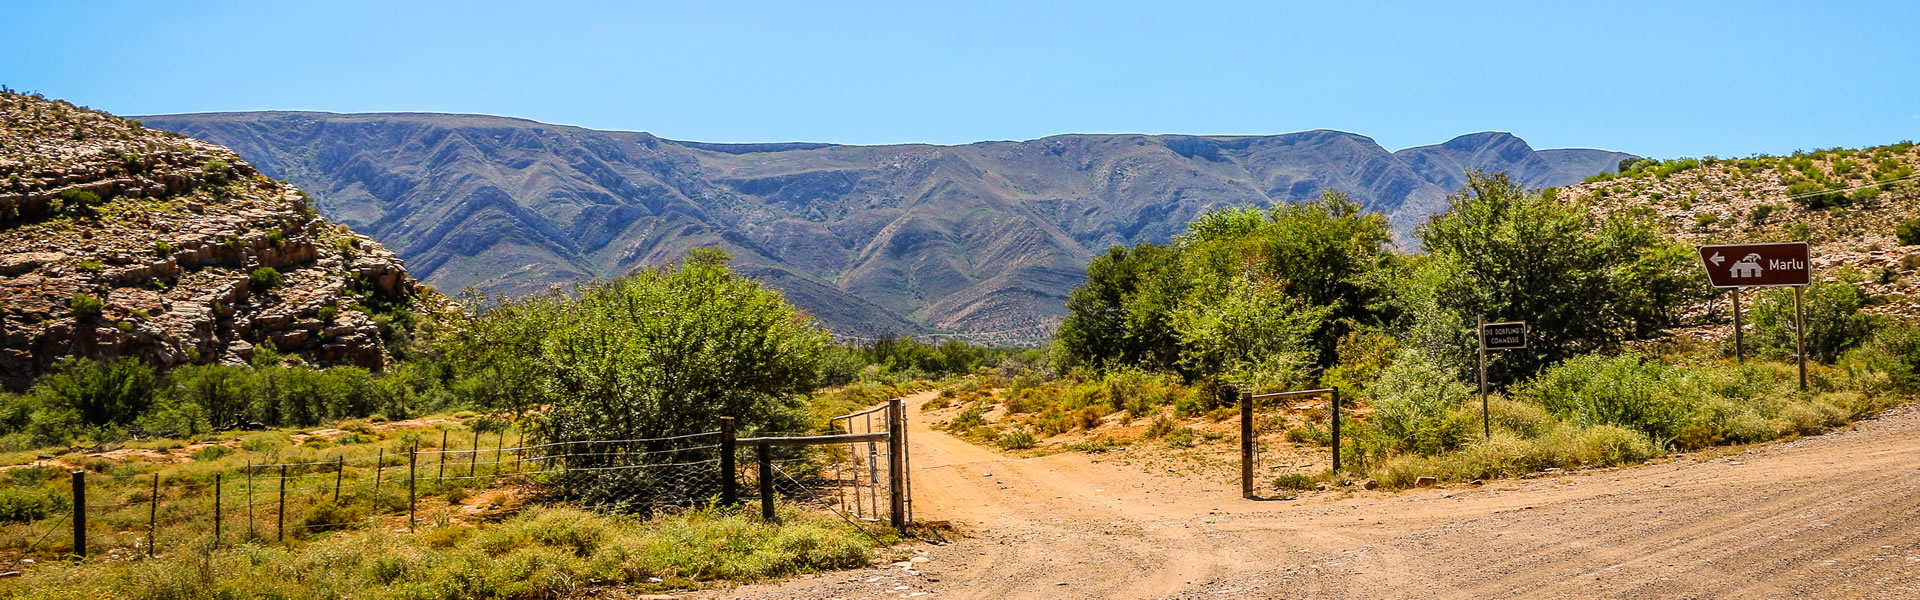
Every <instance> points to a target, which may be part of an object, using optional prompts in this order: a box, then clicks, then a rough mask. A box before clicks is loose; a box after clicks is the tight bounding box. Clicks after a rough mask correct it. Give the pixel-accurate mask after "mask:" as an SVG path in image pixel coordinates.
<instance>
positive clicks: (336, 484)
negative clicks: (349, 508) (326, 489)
mask: <svg viewBox="0 0 1920 600" xmlns="http://www.w3.org/2000/svg"><path fill="white" fill-rule="evenodd" d="M346 472H347V455H345V454H342V455H340V456H336V457H333V503H334V504H339V503H340V477H341V476H342V475H344V474H346Z"/></svg>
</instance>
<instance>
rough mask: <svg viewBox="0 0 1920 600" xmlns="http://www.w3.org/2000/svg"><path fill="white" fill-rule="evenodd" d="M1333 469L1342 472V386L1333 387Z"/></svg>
mask: <svg viewBox="0 0 1920 600" xmlns="http://www.w3.org/2000/svg"><path fill="white" fill-rule="evenodd" d="M1333 471H1334V472H1335V473H1338V472H1340V388H1333Z"/></svg>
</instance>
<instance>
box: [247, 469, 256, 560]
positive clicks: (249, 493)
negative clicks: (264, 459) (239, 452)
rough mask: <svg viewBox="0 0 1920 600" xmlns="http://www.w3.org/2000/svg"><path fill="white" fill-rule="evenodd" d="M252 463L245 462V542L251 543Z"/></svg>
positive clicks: (252, 535) (252, 530) (252, 534)
mask: <svg viewBox="0 0 1920 600" xmlns="http://www.w3.org/2000/svg"><path fill="white" fill-rule="evenodd" d="M254 535H255V533H254V529H253V461H251V460H249V461H247V541H253V537H254Z"/></svg>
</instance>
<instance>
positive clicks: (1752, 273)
mask: <svg viewBox="0 0 1920 600" xmlns="http://www.w3.org/2000/svg"><path fill="white" fill-rule="evenodd" d="M1760 271H1761V270H1760V255H1759V254H1748V255H1747V257H1746V258H1742V259H1740V262H1737V263H1733V277H1734V278H1735V279H1743V278H1747V277H1759V276H1760Z"/></svg>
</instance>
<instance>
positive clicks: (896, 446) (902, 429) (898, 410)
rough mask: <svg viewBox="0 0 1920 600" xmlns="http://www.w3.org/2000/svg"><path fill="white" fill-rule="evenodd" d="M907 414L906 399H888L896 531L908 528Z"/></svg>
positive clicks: (889, 483)
mask: <svg viewBox="0 0 1920 600" xmlns="http://www.w3.org/2000/svg"><path fill="white" fill-rule="evenodd" d="M906 430H907V414H906V401H905V400H902V399H900V398H894V399H892V400H888V401H887V487H888V488H890V489H888V490H887V491H888V492H889V496H890V498H889V500H890V501H891V503H892V505H891V507H890V508H891V509H892V510H890V511H888V512H890V513H892V514H891V515H889V519H890V520H891V522H892V525H893V528H894V529H895V530H896V531H906V530H907V496H906V493H907V490H906V480H907V464H906V462H905V461H904V460H903V457H905V456H906V454H907V444H906V441H907V437H906Z"/></svg>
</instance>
